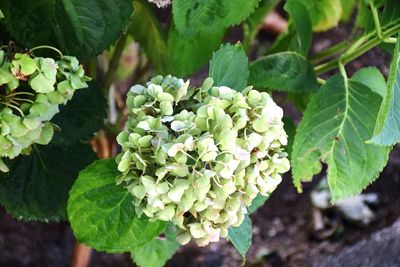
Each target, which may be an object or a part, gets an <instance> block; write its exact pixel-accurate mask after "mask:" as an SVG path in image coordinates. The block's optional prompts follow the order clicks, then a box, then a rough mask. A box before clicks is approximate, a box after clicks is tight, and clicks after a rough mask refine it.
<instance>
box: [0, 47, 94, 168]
mask: <svg viewBox="0 0 400 267" xmlns="http://www.w3.org/2000/svg"><path fill="white" fill-rule="evenodd" d="M8 56H9V55H7V53H6V52H5V51H4V50H0V171H3V172H6V171H8V168H7V166H6V164H5V163H4V162H3V160H2V159H3V158H10V159H12V158H15V157H16V156H18V155H20V154H21V153H23V154H26V153H29V151H30V147H31V145H32V144H43V145H44V144H48V143H49V142H50V140H51V139H52V136H53V125H52V124H51V123H50V122H49V121H50V120H51V119H52V118H53V116H54V115H55V114H56V113H58V112H59V108H58V106H59V105H60V104H65V103H66V102H67V101H68V100H70V99H71V98H72V96H73V94H74V91H75V90H76V89H80V88H84V87H87V84H86V81H88V80H89V78H88V77H86V76H85V75H84V71H83V68H82V66H81V65H79V62H78V60H77V59H76V58H75V57H69V56H63V57H61V59H60V60H58V61H54V60H53V59H52V58H43V57H31V56H30V55H29V54H15V55H12V59H10V60H8V58H7V57H8Z"/></svg>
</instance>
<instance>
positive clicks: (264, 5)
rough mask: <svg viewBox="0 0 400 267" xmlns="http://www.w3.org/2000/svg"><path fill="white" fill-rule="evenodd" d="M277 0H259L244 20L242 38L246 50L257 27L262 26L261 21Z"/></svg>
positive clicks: (255, 33) (257, 29) (254, 35)
mask: <svg viewBox="0 0 400 267" xmlns="http://www.w3.org/2000/svg"><path fill="white" fill-rule="evenodd" d="M278 2H279V0H261V1H260V4H259V6H258V7H257V8H256V10H254V12H253V13H252V14H251V16H249V17H248V18H247V19H246V21H245V22H244V25H245V26H244V38H243V39H244V40H243V47H244V48H245V50H246V51H248V50H249V48H250V46H251V42H252V41H253V40H254V38H255V37H256V35H257V33H258V31H259V29H260V28H261V27H262V21H263V20H264V19H265V17H266V16H267V14H268V12H269V11H270V10H271V9H273V8H274V7H275V5H276V4H278Z"/></svg>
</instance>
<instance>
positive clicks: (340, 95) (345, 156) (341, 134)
mask: <svg viewBox="0 0 400 267" xmlns="http://www.w3.org/2000/svg"><path fill="white" fill-rule="evenodd" d="M381 100H382V98H381V97H380V96H379V95H378V94H376V93H374V92H372V91H371V90H370V89H369V88H368V87H366V86H365V85H363V84H361V83H359V82H355V81H352V80H348V81H346V80H345V79H344V78H343V77H342V76H340V75H335V76H333V77H332V78H331V79H329V80H328V81H327V82H326V84H325V85H323V86H322V87H321V89H320V90H319V91H318V92H317V93H316V94H315V95H314V96H313V98H312V99H311V101H310V103H309V105H308V108H307V110H306V111H305V112H304V116H303V119H302V121H301V122H300V124H299V127H298V129H297V134H296V137H295V140H294V145H293V153H292V159H291V163H292V174H293V179H294V184H295V186H296V187H297V188H298V190H299V191H301V182H302V181H310V180H311V179H312V177H313V175H314V174H317V173H319V172H320V171H321V167H322V165H321V163H320V161H322V162H324V163H326V164H327V165H328V184H329V188H330V191H331V194H332V201H337V200H338V199H340V198H343V197H347V196H351V195H355V194H358V193H360V192H361V191H362V190H363V189H364V188H365V187H367V186H368V185H369V184H370V183H371V182H373V181H374V180H375V179H376V178H377V176H378V175H379V172H380V171H382V169H383V167H384V166H385V165H386V162H387V159H388V153H389V151H390V149H388V148H385V147H379V146H376V145H373V144H366V143H365V141H366V140H368V139H369V138H371V136H372V132H373V130H374V126H375V121H376V117H377V115H378V110H379V106H380V104H381Z"/></svg>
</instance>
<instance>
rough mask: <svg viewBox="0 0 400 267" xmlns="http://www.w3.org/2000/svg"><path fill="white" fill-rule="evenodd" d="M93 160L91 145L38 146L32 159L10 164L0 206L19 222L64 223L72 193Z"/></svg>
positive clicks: (0, 186) (0, 184)
mask: <svg viewBox="0 0 400 267" xmlns="http://www.w3.org/2000/svg"><path fill="white" fill-rule="evenodd" d="M93 160H95V155H94V153H93V152H92V149H91V147H90V146H89V145H87V144H82V143H75V144H73V145H70V146H57V145H54V144H49V145H47V146H41V145H36V146H34V147H33V151H32V153H31V155H29V156H19V157H18V158H16V159H14V160H10V161H8V162H7V165H8V167H9V168H10V172H8V173H0V203H1V204H2V205H3V206H4V207H5V208H6V210H7V212H8V213H9V214H11V215H12V216H13V217H15V218H18V219H24V220H40V221H58V220H64V219H66V217H67V216H66V205H67V199H68V191H69V189H70V188H71V186H72V184H73V183H74V181H75V178H76V177H77V176H78V173H79V171H80V170H82V169H83V168H85V167H86V166H87V165H88V164H89V163H91V162H92V161H93Z"/></svg>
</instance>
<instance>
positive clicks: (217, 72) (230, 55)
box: [209, 44, 249, 91]
mask: <svg viewBox="0 0 400 267" xmlns="http://www.w3.org/2000/svg"><path fill="white" fill-rule="evenodd" d="M209 76H210V77H211V78H213V79H214V85H216V86H221V85H224V86H228V87H230V88H233V89H235V90H236V91H241V90H243V89H244V88H245V87H246V86H247V80H248V78H249V60H248V58H247V56H246V53H245V52H244V51H243V48H242V46H241V45H240V44H236V45H231V44H226V45H223V46H222V47H221V48H220V49H219V50H218V51H217V52H215V53H214V55H213V57H212V60H211V63H210V72H209Z"/></svg>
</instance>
